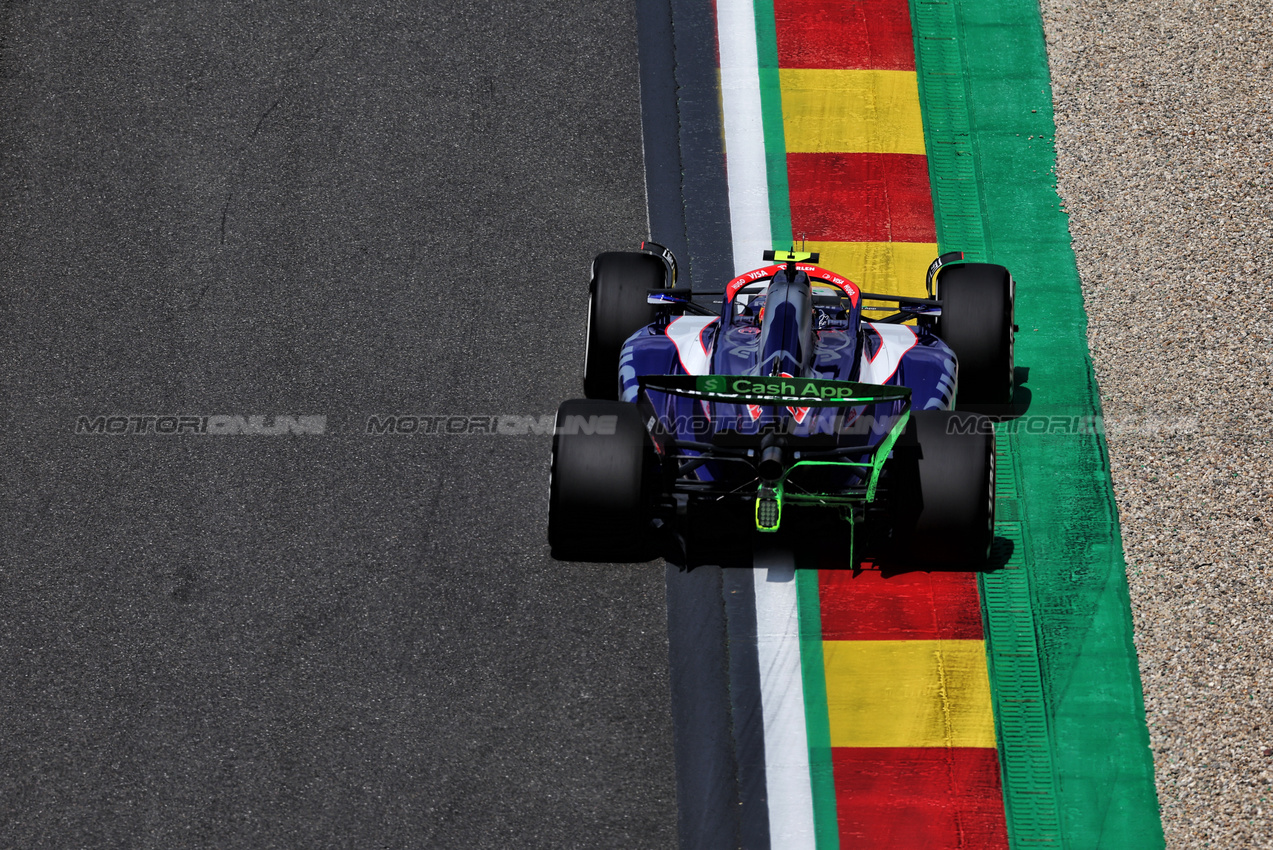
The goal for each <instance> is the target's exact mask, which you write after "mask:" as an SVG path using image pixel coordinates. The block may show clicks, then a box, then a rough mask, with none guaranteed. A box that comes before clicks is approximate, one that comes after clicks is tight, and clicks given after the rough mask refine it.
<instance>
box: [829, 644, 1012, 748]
mask: <svg viewBox="0 0 1273 850" xmlns="http://www.w3.org/2000/svg"><path fill="white" fill-rule="evenodd" d="M822 647H823V649H822V652H823V657H824V659H825V664H826V676H827V710H828V713H829V715H830V720H831V746H832V747H993V746H995V724H994V715H993V714H992V709H991V703H990V678H989V674H988V673H987V670H986V649H985V644H984V642H982V641H979V640H855V641H834V640H830V641H824V642H823V644H822Z"/></svg>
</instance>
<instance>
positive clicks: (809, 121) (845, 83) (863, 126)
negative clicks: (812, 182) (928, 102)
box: [778, 68, 924, 154]
mask: <svg viewBox="0 0 1273 850" xmlns="http://www.w3.org/2000/svg"><path fill="white" fill-rule="evenodd" d="M778 73H779V79H780V82H781V85H782V123H783V126H784V128H785V130H786V136H787V153H832V152H836V153H914V154H922V153H924V124H923V121H922V120H921V119H920V112H919V86H918V83H917V82H916V77H915V72H914V71H826V70H805V69H794V68H784V69H782V70H780V71H779V72H778Z"/></svg>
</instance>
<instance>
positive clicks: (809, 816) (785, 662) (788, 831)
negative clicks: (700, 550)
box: [753, 551, 817, 850]
mask: <svg viewBox="0 0 1273 850" xmlns="http://www.w3.org/2000/svg"><path fill="white" fill-rule="evenodd" d="M754 567H755V568H754V570H753V576H754V579H755V582H756V648H757V651H758V652H757V654H758V655H759V656H760V699H761V706H762V709H763V712H764V718H765V790H766V791H767V792H768V796H769V843H770V846H771V847H774V848H779V847H782V848H790V850H804V848H808V850H815V848H816V847H817V835H816V833H815V832H814V825H813V785H812V781H811V780H810V775H809V738H808V734H807V732H806V730H805V714H804V679H803V677H802V676H801V673H800V614H799V610H798V606H797V599H796V570H795V562H794V558H793V556H792V554H791V553H790V552H783V551H774V552H757V553H756V556H755V565H754Z"/></svg>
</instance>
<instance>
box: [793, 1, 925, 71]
mask: <svg viewBox="0 0 1273 850" xmlns="http://www.w3.org/2000/svg"><path fill="white" fill-rule="evenodd" d="M774 22H775V24H776V25H777V35H778V66H779V67H780V68H873V69H879V70H884V71H914V70H915V48H914V44H913V42H912V40H911V14H910V6H909V4H908V3H907V2H906V0H839V2H836V0H775V2H774Z"/></svg>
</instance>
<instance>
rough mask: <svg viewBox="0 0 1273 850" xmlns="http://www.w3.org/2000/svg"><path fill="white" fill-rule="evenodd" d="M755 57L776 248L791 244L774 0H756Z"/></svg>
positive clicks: (789, 205) (772, 227)
mask: <svg viewBox="0 0 1273 850" xmlns="http://www.w3.org/2000/svg"><path fill="white" fill-rule="evenodd" d="M754 8H755V11H756V59H757V63H758V64H759V66H760V111H761V116H762V120H763V122H764V134H765V166H766V170H767V171H768V178H769V226H770V228H771V232H772V234H773V242H774V247H775V248H784V247H786V246H788V245H790V244H791V237H792V233H791V202H790V199H789V195H790V192H789V191H788V186H787V138H786V131H785V130H784V129H783V124H782V87H781V85H780V84H779V80H778V34H777V29H776V27H775V24H774V4H773V0H755V6H754Z"/></svg>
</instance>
